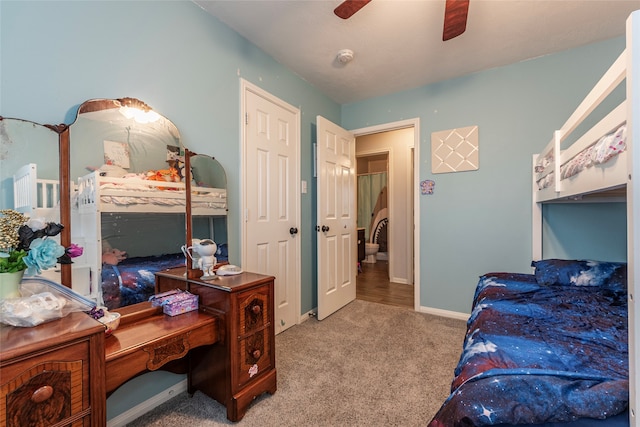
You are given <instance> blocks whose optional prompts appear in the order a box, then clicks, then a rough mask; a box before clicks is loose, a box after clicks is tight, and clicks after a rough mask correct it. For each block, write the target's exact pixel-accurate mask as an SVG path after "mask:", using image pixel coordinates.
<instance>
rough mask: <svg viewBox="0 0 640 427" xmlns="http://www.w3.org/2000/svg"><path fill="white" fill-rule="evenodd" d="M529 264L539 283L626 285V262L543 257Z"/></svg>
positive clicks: (616, 286)
mask: <svg viewBox="0 0 640 427" xmlns="http://www.w3.org/2000/svg"><path fill="white" fill-rule="evenodd" d="M531 266H532V267H534V268H535V276H536V281H537V282H538V284H539V285H569V286H605V287H615V288H619V287H622V288H624V289H626V287H627V264H626V263H621V262H607V261H591V260H564V259H544V260H540V261H533V262H532V263H531Z"/></svg>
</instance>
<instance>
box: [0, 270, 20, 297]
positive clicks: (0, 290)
mask: <svg viewBox="0 0 640 427" xmlns="http://www.w3.org/2000/svg"><path fill="white" fill-rule="evenodd" d="M23 275H24V270H20V271H16V272H14V273H0V300H2V299H7V298H19V297H20V282H21V281H22V276H23Z"/></svg>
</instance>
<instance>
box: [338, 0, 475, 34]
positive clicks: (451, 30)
mask: <svg viewBox="0 0 640 427" xmlns="http://www.w3.org/2000/svg"><path fill="white" fill-rule="evenodd" d="M370 1H371V0H345V1H344V2H342V3H340V5H338V7H336V8H335V10H334V11H333V13H335V14H336V15H337V16H339V17H340V18H342V19H348V18H350V17H351V16H353V14H354V13H356V12H357V11H359V10H360V9H362V8H363V7H364V6H366V5H367V3H369V2H370ZM446 2H447V3H446V5H445V9H444V27H443V30H442V41H447V40H450V39H452V38H454V37H458V36H459V35H460V34H462V33H464V31H465V30H466V29H467V13H468V12H469V0H446Z"/></svg>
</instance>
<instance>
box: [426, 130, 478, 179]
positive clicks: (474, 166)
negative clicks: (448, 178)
mask: <svg viewBox="0 0 640 427" xmlns="http://www.w3.org/2000/svg"><path fill="white" fill-rule="evenodd" d="M478 158H479V155H478V126H467V127H464V128H458V129H450V130H442V131H439V132H433V133H432V134H431V172H432V173H449V172H463V171H474V170H478V166H479V165H478Z"/></svg>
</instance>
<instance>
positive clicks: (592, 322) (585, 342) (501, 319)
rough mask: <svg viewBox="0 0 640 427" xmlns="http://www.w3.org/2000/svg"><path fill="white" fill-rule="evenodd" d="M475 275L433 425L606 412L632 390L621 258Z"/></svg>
mask: <svg viewBox="0 0 640 427" xmlns="http://www.w3.org/2000/svg"><path fill="white" fill-rule="evenodd" d="M532 266H534V267H535V268H536V271H535V275H525V274H514V273H491V274H487V275H484V276H482V277H481V278H480V281H479V283H478V286H477V289H476V293H475V296H474V303H473V311H472V313H471V316H470V318H469V321H468V323H467V326H468V329H467V334H466V337H465V341H464V346H463V352H462V355H461V357H460V361H459V364H458V366H457V367H456V369H455V372H454V374H455V377H454V380H453V382H452V385H451V395H450V396H449V398H447V400H446V401H445V403H444V404H443V405H442V407H441V408H440V410H439V411H438V413H437V414H436V416H435V417H434V419H433V420H432V421H431V423H430V424H429V427H453V426H481V425H494V424H535V423H548V422H566V421H572V420H575V419H577V418H595V419H602V418H607V417H611V416H614V415H616V414H619V413H622V412H624V411H625V410H626V409H627V406H628V400H629V382H628V374H629V372H628V359H627V358H628V355H627V329H628V328H627V291H626V289H627V284H626V265H625V264H618V263H604V262H594V261H564V260H543V261H538V262H534V263H533V265H532Z"/></svg>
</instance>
